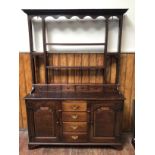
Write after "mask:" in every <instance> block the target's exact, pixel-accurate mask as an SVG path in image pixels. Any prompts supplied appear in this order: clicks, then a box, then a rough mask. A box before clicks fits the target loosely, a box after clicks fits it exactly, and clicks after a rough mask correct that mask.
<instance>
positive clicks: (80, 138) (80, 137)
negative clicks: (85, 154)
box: [63, 132, 88, 143]
mask: <svg viewBox="0 0 155 155" xmlns="http://www.w3.org/2000/svg"><path fill="white" fill-rule="evenodd" d="M87 138H88V136H87V134H86V133H74V132H73V133H67V132H64V133H63V140H64V142H69V143H70V142H71V143H74V142H75V143H76V142H87Z"/></svg>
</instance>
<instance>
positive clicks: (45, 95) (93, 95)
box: [25, 92, 124, 100]
mask: <svg viewBox="0 0 155 155" xmlns="http://www.w3.org/2000/svg"><path fill="white" fill-rule="evenodd" d="M25 99H32V100H33V99H34V100H35V99H52V100H66V99H75V100H81V99H83V100H123V99H124V97H123V95H122V94H120V93H119V92H118V93H104V92H78V93H77V92H36V93H35V92H34V93H32V94H28V95H27V96H26V97H25Z"/></svg>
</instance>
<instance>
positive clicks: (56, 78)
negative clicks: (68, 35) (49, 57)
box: [53, 53, 61, 83]
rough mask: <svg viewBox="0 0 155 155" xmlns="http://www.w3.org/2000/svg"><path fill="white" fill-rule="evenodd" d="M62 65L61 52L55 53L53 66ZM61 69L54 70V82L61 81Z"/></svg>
mask: <svg viewBox="0 0 155 155" xmlns="http://www.w3.org/2000/svg"><path fill="white" fill-rule="evenodd" d="M59 65H60V57H59V54H57V53H54V54H53V66H59ZM60 78H61V77H60V70H54V75H53V80H54V83H60V82H61V79H60Z"/></svg>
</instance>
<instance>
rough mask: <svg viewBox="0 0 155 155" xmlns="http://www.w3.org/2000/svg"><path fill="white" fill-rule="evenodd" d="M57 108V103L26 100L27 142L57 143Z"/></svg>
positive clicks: (58, 131)
mask: <svg viewBox="0 0 155 155" xmlns="http://www.w3.org/2000/svg"><path fill="white" fill-rule="evenodd" d="M59 106H61V105H60V103H59V102H57V101H47V100H46V101H42V100H26V108H27V117H28V133H29V142H45V143H48V142H58V140H59V135H60V129H59V122H60V121H59V119H60V117H59V113H58V108H59Z"/></svg>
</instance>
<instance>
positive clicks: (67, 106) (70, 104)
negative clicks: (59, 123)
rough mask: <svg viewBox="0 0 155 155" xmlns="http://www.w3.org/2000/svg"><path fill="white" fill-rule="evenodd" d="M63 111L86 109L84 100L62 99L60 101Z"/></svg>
mask: <svg viewBox="0 0 155 155" xmlns="http://www.w3.org/2000/svg"><path fill="white" fill-rule="evenodd" d="M62 110H63V111H86V110H87V103H86V101H64V102H62Z"/></svg>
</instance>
